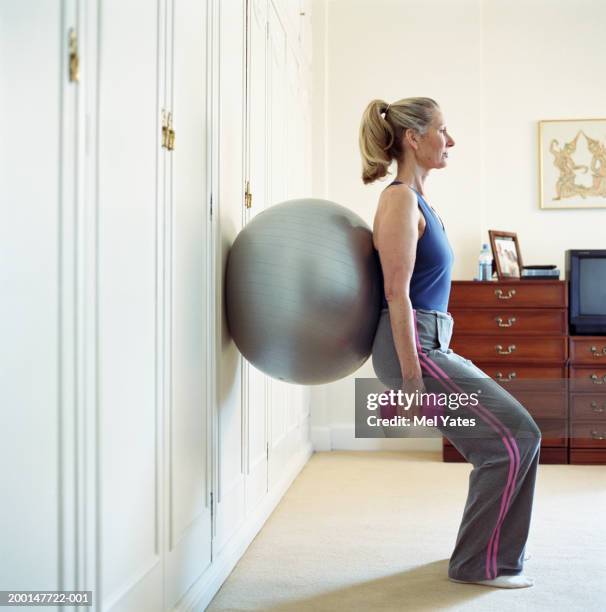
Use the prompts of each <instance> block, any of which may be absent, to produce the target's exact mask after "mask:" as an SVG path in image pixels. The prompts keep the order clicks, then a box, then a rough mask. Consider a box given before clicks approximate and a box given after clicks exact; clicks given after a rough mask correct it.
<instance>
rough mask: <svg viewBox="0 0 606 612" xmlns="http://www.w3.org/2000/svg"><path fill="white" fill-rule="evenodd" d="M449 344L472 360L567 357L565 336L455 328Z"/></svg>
mask: <svg viewBox="0 0 606 612" xmlns="http://www.w3.org/2000/svg"><path fill="white" fill-rule="evenodd" d="M450 346H451V348H452V350H453V351H455V353H459V354H460V355H462V356H463V357H466V358H467V359H471V360H472V361H475V360H478V361H488V360H490V361H496V362H499V363H500V362H503V363H508V362H510V361H538V362H540V363H545V362H564V361H566V359H567V357H568V342H567V338H566V336H542V337H540V338H537V337H535V338H533V337H530V336H516V335H514V334H508V335H501V336H499V335H492V334H491V335H463V334H462V335H458V334H457V332H456V331H455V332H454V333H453V336H452V340H451V343H450Z"/></svg>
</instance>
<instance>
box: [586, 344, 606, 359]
mask: <svg viewBox="0 0 606 612" xmlns="http://www.w3.org/2000/svg"><path fill="white" fill-rule="evenodd" d="M589 350H590V351H591V354H592V355H593V356H594V357H606V346H604V347H602V351H601V352H600V351H599V350H598V349H597V347H595V346H592V347H591V348H590V349H589Z"/></svg>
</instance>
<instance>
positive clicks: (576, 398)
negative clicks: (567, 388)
mask: <svg viewBox="0 0 606 612" xmlns="http://www.w3.org/2000/svg"><path fill="white" fill-rule="evenodd" d="M570 419H571V420H572V421H606V393H604V394H603V395H586V394H577V393H574V394H572V395H571V396H570Z"/></svg>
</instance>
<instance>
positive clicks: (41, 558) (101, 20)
mask: <svg viewBox="0 0 606 612" xmlns="http://www.w3.org/2000/svg"><path fill="white" fill-rule="evenodd" d="M310 23H311V6H310V3H309V1H308V0H305V1H304V0H301V1H299V0H282V1H277V0H276V1H273V0H258V1H257V0H224V1H219V0H122V1H118V0H102V1H101V0H99V1H97V2H87V1H84V0H63V1H62V2H59V1H57V2H48V1H47V0H28V1H27V2H3V3H0V58H2V62H1V63H0V111H1V112H2V116H3V117H4V119H5V121H4V129H3V136H4V138H3V141H4V142H3V146H2V148H1V149H2V164H1V166H0V178H1V183H0V198H1V201H2V223H0V232H1V233H0V249H1V251H0V253H1V257H0V279H1V280H2V289H3V300H2V307H1V314H2V316H1V317H0V325H1V328H0V329H1V332H2V336H1V337H2V349H1V351H0V382H1V385H0V394H1V399H2V402H1V408H0V419H1V420H0V425H1V426H2V431H3V434H4V436H3V439H4V444H3V445H1V446H0V448H1V450H0V460H1V467H0V470H1V471H0V474H1V483H2V491H3V503H2V504H0V526H1V529H2V550H1V554H0V590H35V589H46V590H89V591H92V592H93V593H92V599H93V606H92V608H86V609H94V610H103V611H109V610H111V611H112V612H113V611H118V610H119V611H135V612H139V611H145V612H153V611H155V610H158V611H160V610H172V609H175V610H203V609H204V607H205V606H206V605H207V604H208V603H209V601H210V600H211V599H212V596H213V595H214V593H215V592H216V591H217V590H218V588H219V587H220V585H221V583H222V582H223V580H224V579H225V578H226V577H227V575H228V574H229V572H230V571H231V569H232V568H233V566H234V564H235V563H236V562H237V560H238V559H239V558H240V556H241V555H242V553H243V552H244V550H245V549H246V547H247V546H248V544H249V543H250V541H251V540H252V539H253V538H254V536H255V534H256V533H257V532H258V530H259V529H260V528H261V527H262V525H263V523H264V521H265V520H266V518H267V517H268V516H269V514H270V513H271V512H272V510H273V509H274V508H275V506H276V504H277V503H278V502H279V500H280V498H281V496H282V495H283V493H284V491H285V490H286V489H287V488H288V486H289V485H290V483H291V482H292V480H293V479H294V478H295V477H296V475H297V473H298V472H299V470H300V469H301V467H302V466H303V465H304V464H305V462H306V461H307V460H308V458H309V456H310V454H311V452H312V450H311V443H310V436H309V410H310V406H309V389H308V388H304V387H299V386H296V385H289V384H286V383H283V382H280V381H276V380H273V379H271V378H269V377H267V376H265V375H264V374H262V373H261V372H259V371H258V370H256V369H255V368H254V367H253V366H251V365H250V364H248V363H247V362H246V361H245V360H244V359H243V358H242V357H241V355H240V353H239V352H238V350H237V348H236V347H235V345H234V343H233V341H232V340H231V338H230V336H229V330H228V327H227V321H226V320H225V316H224V303H223V295H224V293H223V274H224V270H225V262H226V257H227V254H228V251H229V247H230V245H231V243H232V242H233V240H234V238H235V237H236V235H237V233H238V232H239V231H240V229H241V228H242V227H243V225H244V224H246V223H247V222H248V221H249V220H250V219H251V218H252V217H253V216H254V215H255V214H258V213H259V212H260V211H261V210H263V209H264V208H265V207H267V206H271V205H272V204H275V203H278V202H280V201H283V200H285V199H290V198H295V197H304V196H308V195H310V189H311V174H310V173H311V170H310V169H311V163H310V161H311V100H310V95H311V91H310V87H311V67H312V58H311V51H310V50H311V27H310ZM32 609H33V608H32ZM66 609H67V608H66ZM69 609H74V608H69ZM83 609H84V608H83Z"/></svg>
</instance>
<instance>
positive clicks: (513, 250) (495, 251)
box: [488, 230, 523, 280]
mask: <svg viewBox="0 0 606 612" xmlns="http://www.w3.org/2000/svg"><path fill="white" fill-rule="evenodd" d="M488 236H489V237H490V247H491V249H492V256H493V257H494V262H495V265H496V270H497V278H498V279H499V280H503V279H506V278H521V276H522V268H523V264H522V253H521V251H520V245H519V243H518V235H517V234H516V233H514V232H504V231H501V230H488Z"/></svg>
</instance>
